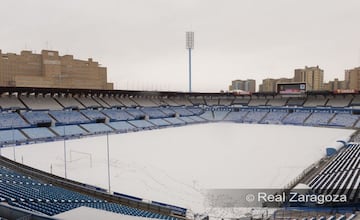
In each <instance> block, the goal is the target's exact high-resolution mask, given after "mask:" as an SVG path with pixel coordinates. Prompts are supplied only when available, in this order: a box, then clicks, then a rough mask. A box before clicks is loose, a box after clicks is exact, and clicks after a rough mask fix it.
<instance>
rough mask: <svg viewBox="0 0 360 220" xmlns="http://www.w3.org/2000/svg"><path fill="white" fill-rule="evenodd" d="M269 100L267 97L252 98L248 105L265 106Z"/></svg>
mask: <svg viewBox="0 0 360 220" xmlns="http://www.w3.org/2000/svg"><path fill="white" fill-rule="evenodd" d="M267 101H268V100H267V99H265V98H252V99H251V100H250V102H249V104H248V106H265V105H266V103H267Z"/></svg>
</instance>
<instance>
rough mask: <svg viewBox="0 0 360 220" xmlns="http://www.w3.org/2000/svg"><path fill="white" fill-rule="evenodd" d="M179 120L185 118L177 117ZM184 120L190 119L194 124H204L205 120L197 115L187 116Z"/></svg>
mask: <svg viewBox="0 0 360 220" xmlns="http://www.w3.org/2000/svg"><path fill="white" fill-rule="evenodd" d="M179 118H180V119H181V118H185V117H179ZM186 118H190V119H191V120H193V121H194V122H206V120H205V119H203V118H201V117H199V116H197V115H193V116H189V117H186Z"/></svg>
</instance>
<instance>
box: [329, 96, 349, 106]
mask: <svg viewBox="0 0 360 220" xmlns="http://www.w3.org/2000/svg"><path fill="white" fill-rule="evenodd" d="M352 99H353V97H352V96H351V95H346V96H342V95H336V96H334V97H329V101H328V102H327V103H326V106H329V107H347V106H349V105H350V103H351V100H352Z"/></svg>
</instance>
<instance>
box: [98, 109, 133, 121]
mask: <svg viewBox="0 0 360 220" xmlns="http://www.w3.org/2000/svg"><path fill="white" fill-rule="evenodd" d="M102 113H104V114H105V115H106V116H108V117H109V118H110V119H111V120H115V121H127V120H133V119H135V117H134V116H132V115H130V114H129V113H127V112H126V111H125V110H123V109H104V110H102Z"/></svg>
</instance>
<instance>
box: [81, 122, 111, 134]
mask: <svg viewBox="0 0 360 220" xmlns="http://www.w3.org/2000/svg"><path fill="white" fill-rule="evenodd" d="M80 127H82V128H83V129H84V130H86V131H88V132H89V133H91V134H101V133H107V132H112V131H113V129H112V128H110V127H109V126H107V125H106V124H104V123H91V124H80Z"/></svg>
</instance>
